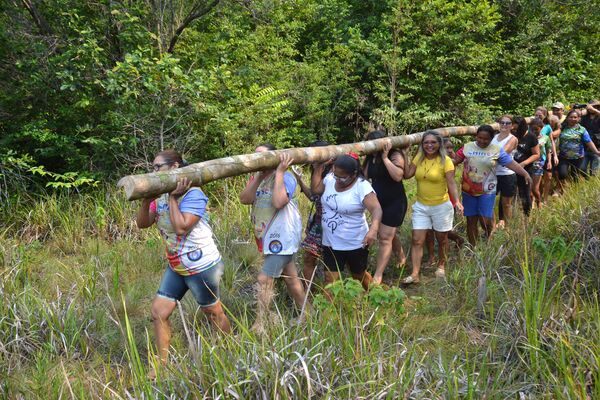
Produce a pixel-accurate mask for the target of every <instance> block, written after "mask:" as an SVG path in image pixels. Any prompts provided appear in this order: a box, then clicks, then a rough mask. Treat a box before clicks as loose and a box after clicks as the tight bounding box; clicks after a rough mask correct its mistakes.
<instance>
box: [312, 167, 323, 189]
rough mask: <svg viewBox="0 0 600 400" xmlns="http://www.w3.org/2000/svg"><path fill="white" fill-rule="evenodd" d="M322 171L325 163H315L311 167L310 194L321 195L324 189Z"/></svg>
mask: <svg viewBox="0 0 600 400" xmlns="http://www.w3.org/2000/svg"><path fill="white" fill-rule="evenodd" d="M323 171H325V163H319V164H316V165H315V166H314V168H313V173H312V175H311V176H310V191H311V192H312V194H318V195H321V194H323V192H324V191H325V185H324V184H323Z"/></svg>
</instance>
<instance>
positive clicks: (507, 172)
mask: <svg viewBox="0 0 600 400" xmlns="http://www.w3.org/2000/svg"><path fill="white" fill-rule="evenodd" d="M498 136H500V134H498V135H496V136H494V138H493V139H492V144H497V145H498V146H500V147H501V148H504V146H506V143H507V142H508V141H509V140H510V139H511V138H513V137H515V136H513V134H509V135H508V136H506V137H505V138H504V139H502V140H498ZM515 150H516V149H515ZM515 150H513V151H512V152H510V153H508V154H509V155H510V156H511V157H512V156H513V155H514V153H515ZM514 173H515V171H513V170H512V169H508V168H506V167H503V166H502V165H500V163H498V164H496V175H500V176H502V175H513V174H514Z"/></svg>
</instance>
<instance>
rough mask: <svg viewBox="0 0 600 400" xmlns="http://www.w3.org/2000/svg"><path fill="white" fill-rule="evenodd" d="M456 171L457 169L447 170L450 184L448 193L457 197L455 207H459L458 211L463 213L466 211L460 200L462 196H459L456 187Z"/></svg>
mask: <svg viewBox="0 0 600 400" xmlns="http://www.w3.org/2000/svg"><path fill="white" fill-rule="evenodd" d="M454 172H455V170H452V171H448V172H446V184H447V185H448V193H449V194H450V197H452V198H453V199H455V200H456V201H455V203H454V207H456V208H458V211H460V212H461V213H462V212H463V211H464V207H463V205H462V203H461V202H460V197H458V189H457V188H456V181H455V180H454Z"/></svg>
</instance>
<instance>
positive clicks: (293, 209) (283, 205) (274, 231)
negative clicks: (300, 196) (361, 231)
mask: <svg viewBox="0 0 600 400" xmlns="http://www.w3.org/2000/svg"><path fill="white" fill-rule="evenodd" d="M271 150H275V146H273V145H272V144H269V143H265V144H261V145H260V146H258V147H256V152H257V153H260V152H264V151H271ZM279 159H280V162H279V165H278V166H277V168H276V169H271V170H267V171H261V172H258V173H256V174H254V175H252V176H251V178H250V180H249V181H248V183H247V184H246V187H245V188H244V190H243V191H242V192H241V193H240V196H239V198H240V202H241V203H242V204H248V205H252V211H251V220H252V224H253V225H254V237H255V239H256V245H257V246H258V250H259V251H260V252H261V253H262V254H263V255H264V262H263V266H262V269H261V271H260V273H259V274H258V278H257V280H258V291H257V300H258V310H257V313H256V320H255V323H254V325H253V326H252V328H251V329H252V330H253V331H254V332H257V333H260V334H262V333H264V332H265V327H266V325H267V324H268V323H269V322H270V312H269V308H270V305H271V302H272V301H273V297H274V290H273V285H274V283H275V278H280V277H282V278H283V280H284V282H285V284H286V286H287V290H288V293H289V294H290V296H291V297H292V299H293V301H294V303H295V304H296V307H297V308H298V309H299V310H302V308H303V305H304V286H303V285H302V282H301V281H300V278H299V277H298V272H297V271H296V264H295V262H294V256H295V254H296V252H297V251H298V247H299V244H300V236H301V234H302V221H301V219H300V211H299V210H298V204H297V203H296V200H295V199H294V192H295V191H296V185H297V183H296V179H295V178H294V176H293V175H292V174H291V173H290V172H287V169H288V167H289V166H290V165H291V164H292V161H293V160H292V159H291V158H290V156H289V155H287V154H285V153H284V154H281V155H280V158H279ZM302 318H304V314H303V313H302V312H301V314H300V320H301V319H302Z"/></svg>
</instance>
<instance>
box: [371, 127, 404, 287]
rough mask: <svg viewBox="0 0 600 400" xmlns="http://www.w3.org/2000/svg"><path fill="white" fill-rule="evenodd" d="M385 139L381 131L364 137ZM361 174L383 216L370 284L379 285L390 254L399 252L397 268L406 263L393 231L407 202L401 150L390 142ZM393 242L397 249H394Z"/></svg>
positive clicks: (400, 223) (372, 156)
mask: <svg viewBox="0 0 600 400" xmlns="http://www.w3.org/2000/svg"><path fill="white" fill-rule="evenodd" d="M384 137H386V134H385V133H384V132H383V131H379V130H377V131H373V132H370V133H369V134H368V135H367V140H375V139H382V138H384ZM363 171H364V174H365V178H366V179H371V182H372V184H373V190H375V193H376V194H377V200H378V201H379V204H380V205H381V209H382V211H383V216H382V217H381V226H380V228H379V246H378V249H377V266H376V268H375V274H374V275H373V283H375V284H376V285H379V284H381V281H382V279H383V272H384V271H385V268H386V267H387V265H388V262H389V261H390V257H391V255H392V250H393V249H394V248H396V249H399V251H398V253H397V256H398V260H399V262H400V265H404V264H405V263H406V256H405V255H404V251H403V250H402V245H401V243H400V240H399V239H398V237H397V236H396V231H397V229H398V227H399V226H400V225H402V222H403V221H404V216H405V215H406V209H407V208H408V199H407V198H406V193H405V191H404V184H403V183H402V178H403V176H404V156H403V155H402V153H401V152H400V150H397V149H392V145H391V143H390V142H388V143H386V144H385V147H384V148H383V151H380V152H378V153H375V154H370V155H368V156H367V157H366V159H365V162H364V165H363ZM394 242H396V245H395V246H394Z"/></svg>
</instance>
